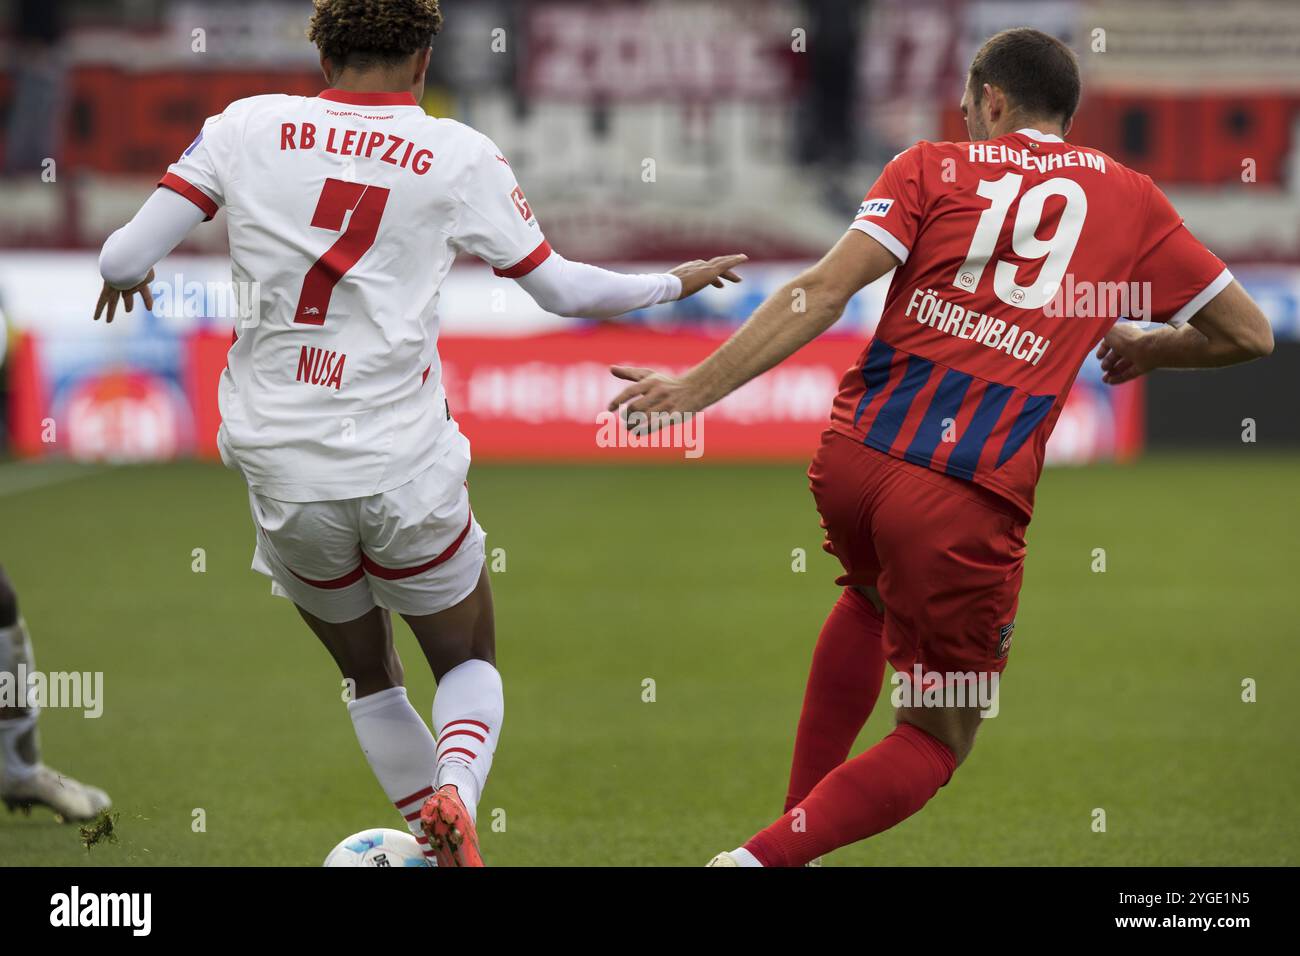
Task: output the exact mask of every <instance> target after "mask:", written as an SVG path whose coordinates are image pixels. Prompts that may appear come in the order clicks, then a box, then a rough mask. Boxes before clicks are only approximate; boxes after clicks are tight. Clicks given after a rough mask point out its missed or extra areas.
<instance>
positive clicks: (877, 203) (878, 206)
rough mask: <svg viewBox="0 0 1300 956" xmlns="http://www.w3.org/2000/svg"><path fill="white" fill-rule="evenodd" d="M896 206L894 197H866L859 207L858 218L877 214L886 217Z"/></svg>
mask: <svg viewBox="0 0 1300 956" xmlns="http://www.w3.org/2000/svg"><path fill="white" fill-rule="evenodd" d="M893 208H894V200H892V199H864V200H863V201H862V205H861V206H859V207H858V214H857V216H856V217H854V218H856V219H864V218H866V217H867V216H876V217H879V218H882V219H883V218H884V217H885V216H888V215H889V210H891V209H893Z"/></svg>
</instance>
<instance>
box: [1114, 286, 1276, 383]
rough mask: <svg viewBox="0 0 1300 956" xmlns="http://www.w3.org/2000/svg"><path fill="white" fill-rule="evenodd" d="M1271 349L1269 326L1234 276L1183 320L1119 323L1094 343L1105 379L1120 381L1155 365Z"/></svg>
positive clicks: (1216, 362)
mask: <svg viewBox="0 0 1300 956" xmlns="http://www.w3.org/2000/svg"><path fill="white" fill-rule="evenodd" d="M1272 351H1273V328H1272V326H1271V325H1270V324H1269V321H1268V317H1267V316H1265V315H1264V313H1263V312H1261V311H1260V308H1259V306H1258V305H1256V304H1255V300H1254V299H1252V298H1251V297H1250V295H1249V294H1248V293H1247V292H1246V290H1245V289H1243V288H1242V287H1241V283H1239V282H1237V281H1235V280H1234V281H1233V282H1232V283H1231V284H1230V285H1228V287H1227V288H1225V289H1224V290H1223V291H1222V292H1220V293H1219V294H1218V295H1217V296H1215V297H1214V298H1213V299H1211V300H1210V301H1209V302H1208V303H1207V304H1206V305H1205V307H1204V308H1203V309H1201V310H1200V311H1199V312H1197V313H1196V314H1195V315H1194V316H1192V318H1191V320H1190V321H1189V322H1188V324H1187V325H1183V326H1177V327H1175V326H1168V325H1162V326H1158V327H1156V328H1154V329H1145V330H1144V329H1141V328H1138V327H1137V326H1136V325H1132V324H1128V323H1124V322H1121V323H1119V324H1117V325H1116V326H1115V327H1114V328H1113V329H1111V330H1110V331H1109V332H1108V333H1106V337H1105V338H1104V339H1102V341H1101V344H1100V345H1099V346H1098V347H1097V357H1098V358H1100V359H1101V368H1102V371H1103V373H1105V374H1104V381H1106V382H1107V383H1108V384H1110V385H1120V384H1122V383H1124V382H1129V381H1132V380H1133V379H1135V378H1138V377H1139V376H1142V375H1145V374H1146V373H1147V372H1150V371H1152V370H1153V369H1157V368H1171V369H1197V368H1222V367H1224V366H1227V365H1239V364H1241V363H1242V362H1249V361H1252V360H1254V359H1257V358H1263V357H1264V356H1266V355H1269V354H1270V353H1272Z"/></svg>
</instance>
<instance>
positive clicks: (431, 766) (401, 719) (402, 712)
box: [348, 687, 438, 859]
mask: <svg viewBox="0 0 1300 956" xmlns="http://www.w3.org/2000/svg"><path fill="white" fill-rule="evenodd" d="M348 716H350V717H351V718H352V726H353V727H354V728H355V729H356V732H357V741H358V742H359V743H360V744H361V750H362V752H363V753H364V754H365V755H366V760H368V761H369V762H370V769H371V770H373V771H374V772H375V776H376V777H377V778H378V779H379V785H380V786H381V787H383V788H384V793H386V794H388V799H389V800H391V801H393V806H395V807H397V812H398V813H400V814H401V815H402V817H403V819H405V820H406V825H407V827H409V828H410V831H411V833H412V834H414V835H415V838H416V839H417V840H419V841H420V846H421V847H423V848H424V855H425V856H426V857H428V858H430V859H432V858H433V853H432V851H430V850H429V848H428V846H429V841H428V840H427V839H426V838H425V836H424V832H423V831H422V830H421V829H420V807H422V806H423V805H424V801H425V800H426V799H427V798H428V797H429V795H430V794H432V793H433V775H434V770H435V768H436V766H437V763H438V748H437V745H436V744H435V743H434V742H433V734H432V733H430V731H429V726H428V724H426V723H425V722H424V720H423V718H421V717H420V715H419V714H418V713H417V712H416V710H415V708H414V707H412V706H411V702H410V701H409V700H407V699H406V688H405V687H390V688H389V689H388V690H381V691H380V692H379V693H377V694H370V695H369V696H367V697H362V698H361V699H359V700H350V701H348Z"/></svg>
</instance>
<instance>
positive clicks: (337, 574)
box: [248, 435, 485, 624]
mask: <svg viewBox="0 0 1300 956" xmlns="http://www.w3.org/2000/svg"><path fill="white" fill-rule="evenodd" d="M469 460H470V459H469V441H468V440H467V439H466V438H465V436H463V435H457V436H456V440H455V441H454V442H453V443H452V446H451V447H450V449H449V450H448V451H447V453H446V454H445V455H443V456H442V458H441V459H439V461H438V462H437V464H435V465H433V466H432V467H430V468H429V469H427V470H426V471H424V472H422V473H421V474H419V475H417V476H416V477H415V478H413V479H411V480H410V481H408V482H407V483H406V484H404V485H401V486H399V487H397V488H394V489H392V490H391V491H385V492H382V493H381V494H377V495H370V496H369V497H366V498H346V499H343V500H340V501H306V502H301V501H278V500H276V499H274V498H265V497H262V496H261V495H258V494H255V493H254V492H252V491H249V494H248V498H249V504H250V506H251V508H252V512H253V523H254V524H255V526H256V528H257V549H256V550H255V551H254V553H253V570H254V571H260V572H261V573H262V574H265V575H267V576H268V577H270V578H271V593H272V594H276V595H279V596H280V597H287V598H289V599H290V600H291V601H293V602H294V603H295V604H297V605H298V606H299V607H301V608H303V609H304V610H306V611H308V612H310V613H311V614H314V615H315V616H316V617H318V618H320V619H321V620H323V621H328V622H330V623H331V624H340V623H343V622H345V621H351V620H355V619H356V618H358V617H361V616H362V615H363V614H365V613H367V612H368V611H370V610H371V609H372V608H373V607H375V606H376V605H378V606H379V607H384V608H387V609H388V610H390V611H393V612H394V613H396V614H411V615H423V614H434V613H436V612H438V611H443V610H446V609H447V608H449V607H452V606H453V605H455V604H458V603H459V602H460V601H462V600H464V599H465V598H466V597H468V596H469V593H470V592H471V591H473V590H474V587H475V585H477V584H478V580H479V574H480V572H481V570H482V568H483V556H484V537H485V535H484V533H483V529H482V528H481V527H479V524H478V522H477V521H475V520H474V515H473V513H472V512H471V510H470V505H469V491H468V489H467V488H466V485H465V476H466V475H467V474H468V472H469Z"/></svg>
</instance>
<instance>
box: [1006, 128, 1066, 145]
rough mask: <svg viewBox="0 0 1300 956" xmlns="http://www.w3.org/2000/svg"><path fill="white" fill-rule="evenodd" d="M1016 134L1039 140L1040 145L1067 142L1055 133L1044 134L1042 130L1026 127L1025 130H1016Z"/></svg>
mask: <svg viewBox="0 0 1300 956" xmlns="http://www.w3.org/2000/svg"><path fill="white" fill-rule="evenodd" d="M1016 132H1017V133H1019V134H1020V135H1021V136H1028V137H1029V138H1030V139H1034V140H1037V141H1038V142H1040V143H1064V142H1065V140H1063V139H1061V137H1059V136H1057V135H1056V134H1055V133H1044V132H1042V131H1041V130H1036V129H1030V128H1029V127H1025V128H1024V129H1018V130H1016Z"/></svg>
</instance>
